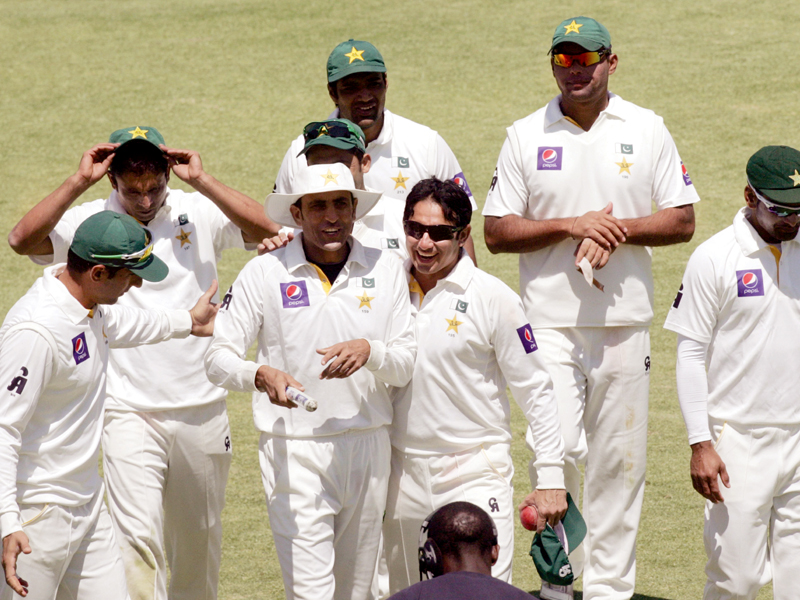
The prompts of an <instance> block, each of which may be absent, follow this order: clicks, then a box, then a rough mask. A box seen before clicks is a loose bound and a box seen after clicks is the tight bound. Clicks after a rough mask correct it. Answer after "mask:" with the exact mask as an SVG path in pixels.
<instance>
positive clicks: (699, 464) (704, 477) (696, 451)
mask: <svg viewBox="0 0 800 600" xmlns="http://www.w3.org/2000/svg"><path fill="white" fill-rule="evenodd" d="M690 468H691V473H692V486H693V487H694V489H695V490H696V491H697V493H698V494H700V495H701V496H703V498H706V499H708V500H711V502H713V503H714V504H716V503H718V502H724V501H725V500H724V499H723V498H722V493H721V492H720V489H719V484H718V483H717V477H719V478H720V479H721V480H722V484H723V485H724V486H725V487H727V488H729V487H731V480H730V478H729V477H728V470H727V469H726V468H725V463H724V462H722V459H721V458H720V456H719V454H717V451H716V450H715V449H714V446H713V444H712V443H711V442H710V441H706V442H697V443H696V444H692V459H691V463H690Z"/></svg>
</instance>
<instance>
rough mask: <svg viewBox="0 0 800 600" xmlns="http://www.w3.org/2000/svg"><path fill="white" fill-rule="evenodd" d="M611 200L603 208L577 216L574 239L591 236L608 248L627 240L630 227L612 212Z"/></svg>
mask: <svg viewBox="0 0 800 600" xmlns="http://www.w3.org/2000/svg"><path fill="white" fill-rule="evenodd" d="M612 209H613V206H612V204H611V202H609V203H608V204H606V207H605V208H604V209H603V210H593V211H589V212H587V213H586V214H583V215H580V216H579V217H576V218H575V220H574V221H573V222H572V228H571V230H570V233H569V234H570V236H571V237H572V239H574V240H583V239H584V238H591V239H593V240H594V241H595V242H597V243H598V244H599V245H600V246H602V247H603V248H605V249H606V250H611V249H613V248H616V247H617V246H619V245H620V244H622V243H623V242H624V241H625V234H626V233H627V232H628V228H627V227H625V226H624V225H623V224H622V222H621V221H620V220H619V219H617V218H616V217H615V216H613V215H612V214H611V211H612Z"/></svg>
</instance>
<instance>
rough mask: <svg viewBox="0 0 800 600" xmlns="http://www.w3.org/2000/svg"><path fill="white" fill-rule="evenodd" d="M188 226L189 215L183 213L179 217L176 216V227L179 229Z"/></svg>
mask: <svg viewBox="0 0 800 600" xmlns="http://www.w3.org/2000/svg"><path fill="white" fill-rule="evenodd" d="M188 224H189V215H188V214H186V213H183V214H181V215H178V223H177V225H178V226H179V227H180V226H183V225H188Z"/></svg>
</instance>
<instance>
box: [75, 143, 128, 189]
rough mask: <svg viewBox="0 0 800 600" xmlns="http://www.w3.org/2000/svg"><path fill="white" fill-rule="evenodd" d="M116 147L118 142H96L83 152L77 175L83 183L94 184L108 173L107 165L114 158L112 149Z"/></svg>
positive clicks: (109, 164)
mask: <svg viewBox="0 0 800 600" xmlns="http://www.w3.org/2000/svg"><path fill="white" fill-rule="evenodd" d="M118 147H119V144H108V143H106V144H97V145H96V146H93V147H91V148H89V149H88V150H87V151H86V152H84V153H83V156H81V162H80V164H79V165H78V172H77V175H78V177H80V178H81V179H82V180H83V182H84V184H85V185H87V186H89V185H94V184H95V183H97V182H98V181H100V180H101V179H102V178H103V176H104V175H105V174H106V173H108V167H109V166H111V161H112V160H113V158H114V151H115V150H116V149H117V148H118Z"/></svg>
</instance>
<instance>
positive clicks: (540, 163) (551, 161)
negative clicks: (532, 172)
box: [536, 146, 563, 171]
mask: <svg viewBox="0 0 800 600" xmlns="http://www.w3.org/2000/svg"><path fill="white" fill-rule="evenodd" d="M562 154H563V147H561V146H539V155H538V159H537V162H536V170H537V171H560V170H561V156H562Z"/></svg>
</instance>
